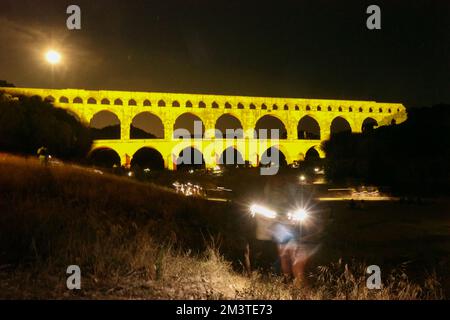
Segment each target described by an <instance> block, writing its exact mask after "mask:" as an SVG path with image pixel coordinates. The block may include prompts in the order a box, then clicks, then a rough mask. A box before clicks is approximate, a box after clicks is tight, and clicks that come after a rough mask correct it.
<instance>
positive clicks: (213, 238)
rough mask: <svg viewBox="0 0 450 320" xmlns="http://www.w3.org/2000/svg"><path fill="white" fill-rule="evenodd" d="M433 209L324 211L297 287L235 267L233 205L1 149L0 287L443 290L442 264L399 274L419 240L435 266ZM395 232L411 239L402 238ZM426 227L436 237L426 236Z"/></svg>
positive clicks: (249, 292) (356, 295) (389, 293)
mask: <svg viewBox="0 0 450 320" xmlns="http://www.w3.org/2000/svg"><path fill="white" fill-rule="evenodd" d="M433 208H434V207H433ZM389 210H391V209H389ZM433 210H434V212H435V215H430V217H429V218H427V220H426V221H428V222H427V223H428V225H426V226H424V228H422V227H421V225H420V224H418V222H419V221H423V220H421V219H422V218H423V217H421V216H420V212H417V213H414V214H413V215H411V217H410V219H409V220H407V221H404V220H403V219H402V218H401V217H402V216H403V217H405V216H404V215H403V214H404V213H402V212H401V211H411V210H405V208H403V209H402V207H401V206H400V207H395V208H394V209H393V210H392V213H391V214H395V212H400V213H399V215H398V216H397V217H394V218H392V217H389V215H388V214H387V213H386V214H384V215H383V214H382V215H381V219H378V218H377V213H378V214H379V213H380V209H376V208H372V209H369V210H367V211H366V210H362V211H361V210H360V211H349V210H348V208H347V207H346V206H345V205H343V206H342V207H332V208H330V209H328V210H326V211H327V214H328V215H330V216H329V218H330V220H329V223H328V225H329V226H328V227H327V229H326V230H327V232H326V235H324V237H323V241H322V244H321V247H323V250H322V249H320V250H319V253H320V254H318V255H317V257H314V258H313V259H312V261H311V266H310V267H309V271H308V279H309V281H308V285H307V286H302V287H296V286H293V285H292V284H289V283H288V284H286V283H283V282H282V279H281V278H280V277H278V276H276V275H272V274H270V273H262V272H258V271H257V270H254V271H253V273H252V274H246V273H244V272H243V269H244V268H243V267H242V263H241V262H242V260H243V258H242V252H243V249H244V247H245V244H246V241H247V240H248V239H249V234H250V233H251V223H249V218H248V215H245V214H244V212H243V211H242V210H240V209H239V208H238V207H237V206H236V205H230V204H227V203H220V202H218V203H216V202H207V201H206V200H202V199H195V198H186V197H182V196H180V195H177V194H174V193H173V192H172V191H170V190H167V189H164V188H161V187H158V186H155V185H152V184H148V183H145V184H144V183H140V182H137V181H135V180H132V179H127V178H124V177H116V176H112V175H107V174H99V173H98V172H94V171H92V170H91V169H86V168H81V167H75V166H68V165H66V166H59V167H45V166H41V165H39V163H38V162H37V161H36V160H34V159H28V160H26V159H24V158H19V157H14V156H9V155H7V154H2V155H0V212H1V214H0V283H1V287H2V290H1V291H0V297H1V298H145V299H155V298H202V299H214V298H246V299H263V298H266V299H430V298H431V299H435V298H442V297H443V294H444V293H443V291H442V289H443V288H442V284H444V285H445V283H446V279H447V280H448V278H445V274H444V275H443V274H442V273H440V272H439V271H440V270H432V269H427V270H429V272H428V273H427V272H426V271H425V270H424V269H423V268H422V267H421V268H420V269H421V270H420V272H421V277H413V278H412V279H411V280H410V279H408V277H407V276H406V273H405V272H406V271H407V268H406V267H405V266H404V264H401V262H402V261H404V260H402V259H409V260H411V258H412V259H414V258H415V257H417V256H415V254H416V255H417V254H421V253H423V252H425V250H428V252H429V254H430V256H431V257H430V259H436V260H437V261H438V262H434V261H433V264H434V265H436V266H438V265H439V263H441V265H440V267H441V268H445V263H446V262H445V259H443V258H442V257H443V256H442V255H444V257H445V254H446V253H447V257H448V251H445V250H448V236H449V235H448V219H446V218H445V214H446V212H440V211H439V210H441V209H436V208H434V209H433ZM356 215H358V216H359V217H360V219H358V221H356V219H355V216H356ZM447 218H448V216H447ZM442 221H444V222H442ZM399 226H401V228H403V229H399ZM425 227H426V228H425ZM382 230H384V231H385V233H382V232H381V231H382ZM427 230H431V231H429V232H428V231H427ZM405 234H409V235H410V238H404V239H403V242H402V237H405ZM437 234H438V235H439V234H440V235H441V238H439V241H436V242H438V243H439V247H435V245H436V243H431V242H428V240H427V238H428V237H430V236H432V235H433V236H436V235H437ZM418 237H419V238H418ZM386 241H388V243H390V247H389V246H387V242H386ZM421 241H423V248H422V249H423V250H422V249H421V250H415V246H414V245H412V244H413V243H419V242H421ZM408 242H409V245H407V243H408ZM427 244H430V246H427ZM405 248H406V249H405ZM381 256H382V257H383V258H382V259H380V257H381ZM352 257H353V259H352ZM339 258H342V259H339ZM386 261H395V263H397V262H398V263H399V267H397V268H395V267H392V268H389V269H383V288H382V290H368V289H367V288H366V286H365V280H366V274H365V268H366V266H367V265H368V264H381V265H382V268H384V262H386ZM73 264H76V265H79V266H80V267H81V270H82V290H80V291H69V290H67V288H66V276H67V275H66V268H67V266H69V265H73ZM447 267H448V264H447ZM447 270H448V268H447ZM433 271H436V272H433ZM447 276H448V275H447Z"/></svg>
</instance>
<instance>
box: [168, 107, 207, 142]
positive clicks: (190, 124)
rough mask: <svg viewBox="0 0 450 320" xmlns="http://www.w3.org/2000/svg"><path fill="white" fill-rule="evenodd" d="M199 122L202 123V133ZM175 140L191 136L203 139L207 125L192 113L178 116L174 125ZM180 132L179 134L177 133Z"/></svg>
mask: <svg viewBox="0 0 450 320" xmlns="http://www.w3.org/2000/svg"><path fill="white" fill-rule="evenodd" d="M198 121H199V122H201V132H200V130H199V129H200V127H199V126H198ZM173 130H174V133H173V134H174V138H175V139H179V138H182V137H185V138H186V136H187V135H189V136H190V137H191V138H202V137H203V136H204V134H205V125H204V122H203V121H202V119H201V118H200V117H199V116H197V115H195V114H193V113H191V112H185V113H183V114H181V115H179V116H178V118H177V119H176V120H175V123H174V124H173ZM177 131H178V132H177Z"/></svg>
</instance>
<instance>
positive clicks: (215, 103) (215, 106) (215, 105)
mask: <svg viewBox="0 0 450 320" xmlns="http://www.w3.org/2000/svg"><path fill="white" fill-rule="evenodd" d="M211 107H212V108H213V109H218V108H219V104H218V103H217V102H215V101H214V102H213V103H212V104H211Z"/></svg>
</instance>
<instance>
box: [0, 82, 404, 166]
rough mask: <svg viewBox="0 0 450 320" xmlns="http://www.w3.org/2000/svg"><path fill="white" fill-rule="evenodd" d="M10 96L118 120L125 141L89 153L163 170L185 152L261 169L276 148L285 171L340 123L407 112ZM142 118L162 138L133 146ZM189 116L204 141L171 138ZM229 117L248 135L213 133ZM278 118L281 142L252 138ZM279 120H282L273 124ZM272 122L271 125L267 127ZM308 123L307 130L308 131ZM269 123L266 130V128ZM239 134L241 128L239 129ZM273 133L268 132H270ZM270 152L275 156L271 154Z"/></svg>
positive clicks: (145, 95)
mask: <svg viewBox="0 0 450 320" xmlns="http://www.w3.org/2000/svg"><path fill="white" fill-rule="evenodd" d="M0 90H1V91H3V92H6V93H8V94H10V95H12V96H19V95H26V96H39V97H41V98H42V99H46V100H49V101H52V102H53V103H54V105H55V106H57V107H61V108H64V109H67V110H69V111H70V112H71V113H73V114H75V115H76V116H77V117H78V118H79V119H80V120H81V121H84V122H85V123H88V124H89V123H90V122H91V120H92V118H93V117H94V116H95V115H96V114H98V113H99V112H103V111H109V112H112V113H113V114H115V115H116V116H117V118H118V119H119V120H120V139H115V140H112V139H108V140H95V141H94V144H93V148H92V150H93V151H94V150H97V149H101V148H109V149H112V150H114V151H115V152H116V153H117V154H118V155H119V156H120V159H121V162H122V164H125V162H126V161H127V158H128V159H130V158H132V157H133V155H134V154H135V153H136V152H137V151H138V150H140V149H141V148H153V149H155V150H157V151H158V152H159V153H160V155H161V157H162V159H163V160H164V166H165V167H166V168H168V169H175V168H176V163H177V159H178V158H179V156H180V152H181V151H182V150H184V149H185V148H188V147H193V148H196V149H197V150H198V151H200V152H201V153H202V154H203V157H204V163H205V165H206V167H214V166H215V165H216V164H218V163H220V161H221V159H223V158H221V156H222V153H223V152H224V150H226V149H228V148H231V147H232V148H234V149H235V150H237V151H238V152H239V153H240V157H241V159H243V160H245V161H247V162H248V163H249V164H251V165H258V164H259V162H260V160H261V158H264V156H263V155H264V153H265V152H267V150H268V149H269V148H276V149H277V150H279V151H280V152H281V153H282V154H283V155H284V157H285V159H286V162H287V163H292V162H294V161H295V160H302V159H304V157H305V156H306V155H307V152H308V151H311V150H314V149H315V150H316V151H317V152H318V154H319V155H320V156H321V157H324V154H323V152H322V151H321V149H320V144H321V142H322V141H324V140H327V139H328V138H329V137H330V134H333V132H334V130H336V129H334V128H335V127H339V126H336V123H340V128H341V129H340V130H342V128H347V130H351V131H352V132H362V131H363V130H364V125H365V124H366V123H369V122H370V123H371V125H375V126H383V125H391V124H393V123H400V122H402V121H404V120H406V111H405V107H404V106H403V105H402V104H400V103H380V102H375V101H348V100H321V99H298V98H270V97H249V96H224V95H202V94H181V93H156V92H124V91H103V90H100V91H93V90H78V89H32V88H0ZM142 113H150V114H152V115H154V116H156V117H157V119H159V123H160V126H161V131H162V132H163V137H159V138H154V139H131V138H130V128H131V124H132V122H133V119H134V118H135V117H136V116H137V115H140V114H142ZM186 114H191V116H192V115H193V116H194V117H192V118H193V119H194V118H195V119H197V120H198V121H201V122H202V123H203V126H204V134H203V136H202V139H199V137H194V138H184V139H180V138H176V137H175V138H174V126H175V124H176V122H177V119H179V117H181V116H184V115H186ZM224 117H228V119H231V120H230V121H228V122H225V123H235V124H237V126H238V127H240V128H242V130H243V132H244V134H243V135H242V136H237V138H236V139H222V138H220V137H217V136H216V135H215V133H214V129H216V128H217V129H219V130H221V131H224V129H223V128H218V123H219V122H221V121H222V120H221V119H223V118H224ZM272 117H273V118H275V119H272V120H270V121H272V122H271V123H276V122H278V123H279V125H280V127H281V128H282V132H281V136H280V139H279V140H275V139H263V138H261V137H260V138H259V139H258V136H255V135H254V133H253V132H254V130H255V129H256V130H257V128H259V129H261V128H264V127H263V126H262V125H263V124H264V121H266V120H264V119H269V118H272ZM276 119H278V120H276ZM270 121H269V122H270ZM304 122H306V123H309V124H308V125H307V126H306V128H302V125H303V123H304ZM266 123H267V122H266ZM234 128H236V127H234ZM267 129H270V128H267ZM272 150H273V149H272Z"/></svg>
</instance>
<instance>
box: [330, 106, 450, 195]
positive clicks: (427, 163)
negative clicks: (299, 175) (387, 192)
mask: <svg viewBox="0 0 450 320" xmlns="http://www.w3.org/2000/svg"><path fill="white" fill-rule="evenodd" d="M449 133H450V106H449V105H437V106H434V107H432V108H420V109H419V108H418V109H410V110H409V111H408V120H406V121H405V122H403V123H401V124H398V125H390V126H383V127H380V128H377V129H374V130H372V131H369V132H365V133H364V134H352V135H336V136H333V137H331V139H330V140H329V141H326V142H325V143H324V144H323V148H324V151H325V153H326V155H327V176H328V178H329V179H330V180H332V181H335V182H340V183H343V182H355V181H356V182H361V183H374V184H378V185H389V186H392V187H394V188H395V189H396V190H399V191H402V192H421V193H424V192H429V193H435V194H436V193H448V192H449V187H450V136H449Z"/></svg>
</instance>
